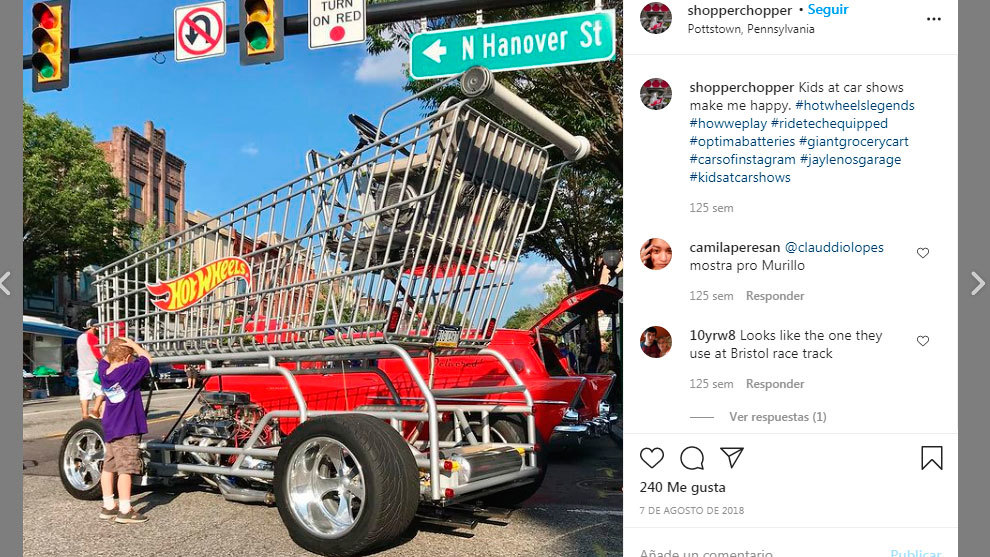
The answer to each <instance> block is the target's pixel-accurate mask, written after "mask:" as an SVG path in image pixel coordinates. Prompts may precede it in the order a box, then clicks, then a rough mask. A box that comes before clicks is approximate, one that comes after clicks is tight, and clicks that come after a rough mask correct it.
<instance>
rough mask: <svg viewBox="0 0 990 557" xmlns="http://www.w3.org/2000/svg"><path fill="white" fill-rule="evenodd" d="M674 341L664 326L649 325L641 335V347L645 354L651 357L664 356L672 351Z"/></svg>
mask: <svg viewBox="0 0 990 557" xmlns="http://www.w3.org/2000/svg"><path fill="white" fill-rule="evenodd" d="M671 346H673V341H672V340H671V338H670V333H669V332H668V331H667V329H664V328H663V327H660V326H656V327H647V328H646V330H645V331H643V334H642V335H640V336H639V347H640V348H641V349H642V350H643V354H646V355H647V356H649V357H651V358H662V357H664V356H666V355H667V352H670V348H671Z"/></svg>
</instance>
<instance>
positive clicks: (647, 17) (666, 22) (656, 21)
mask: <svg viewBox="0 0 990 557" xmlns="http://www.w3.org/2000/svg"><path fill="white" fill-rule="evenodd" d="M671 21H673V16H672V14H671V13H670V8H668V7H667V4H661V3H659V2H651V3H649V4H647V5H646V6H644V7H643V11H641V12H639V24H640V25H642V26H643V29H646V30H647V31H649V32H650V33H653V34H654V35H659V34H660V33H663V32H664V31H666V30H667V29H668V28H670V22H671Z"/></svg>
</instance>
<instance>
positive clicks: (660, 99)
mask: <svg viewBox="0 0 990 557" xmlns="http://www.w3.org/2000/svg"><path fill="white" fill-rule="evenodd" d="M671 95H672V92H671V90H670V84H669V83H667V82H666V81H665V80H663V79H660V78H659V77H654V78H652V79H647V80H646V83H643V86H642V87H641V88H640V89H639V100H641V101H643V104H644V105H645V106H646V108H649V109H651V110H660V109H661V108H665V107H666V106H667V105H668V104H670V97H671Z"/></svg>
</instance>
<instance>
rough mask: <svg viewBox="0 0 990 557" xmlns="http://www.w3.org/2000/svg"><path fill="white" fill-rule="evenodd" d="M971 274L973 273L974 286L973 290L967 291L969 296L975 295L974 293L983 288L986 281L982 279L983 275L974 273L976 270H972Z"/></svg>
mask: <svg viewBox="0 0 990 557" xmlns="http://www.w3.org/2000/svg"><path fill="white" fill-rule="evenodd" d="M971 274H972V275H973V278H975V279H976V288H974V289H973V291H972V292H970V293H969V295H970V296H976V294H977V293H978V292H979V291H980V290H983V287H984V286H986V284H987V283H986V281H984V280H983V277H981V276H980V275H978V274H976V271H973V272H972V273H971Z"/></svg>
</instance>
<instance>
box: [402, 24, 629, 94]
mask: <svg viewBox="0 0 990 557" xmlns="http://www.w3.org/2000/svg"><path fill="white" fill-rule="evenodd" d="M409 57H410V59H409V74H410V75H411V76H412V78H413V79H430V78H434V77H445V76H449V75H456V74H459V73H461V72H463V71H464V70H466V69H468V68H470V67H471V66H485V67H486V68H488V69H490V70H492V71H493V72H497V71H506V70H520V69H524V68H541V67H547V66H564V65H570V64H584V63H587V62H598V61H601V60H611V59H613V58H615V10H595V11H591V12H579V13H572V14H564V15H558V16H552V17H541V18H536V19H524V20H520V21H508V22H505V23H494V24H491V25H479V26H473V27H458V28H454V29H444V30H439V31H427V32H425V33H417V34H415V35H413V37H412V42H411V43H410V46H409Z"/></svg>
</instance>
